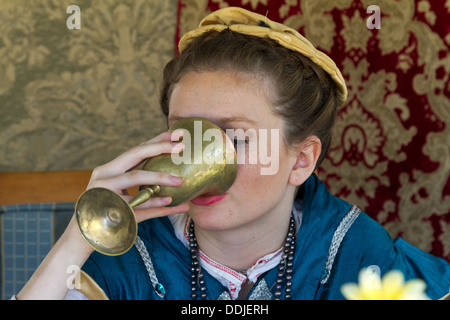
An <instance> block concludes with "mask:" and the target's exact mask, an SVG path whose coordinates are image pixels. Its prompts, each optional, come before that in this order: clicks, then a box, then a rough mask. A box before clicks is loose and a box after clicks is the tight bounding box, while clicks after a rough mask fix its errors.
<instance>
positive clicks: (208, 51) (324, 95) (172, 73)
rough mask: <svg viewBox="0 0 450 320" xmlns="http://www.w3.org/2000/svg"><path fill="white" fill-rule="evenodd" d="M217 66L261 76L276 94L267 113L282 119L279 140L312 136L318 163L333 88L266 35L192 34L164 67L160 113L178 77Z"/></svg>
mask: <svg viewBox="0 0 450 320" xmlns="http://www.w3.org/2000/svg"><path fill="white" fill-rule="evenodd" d="M219 70H231V71H233V70H234V71H239V72H245V73H252V74H255V75H262V76H267V77H268V79H270V80H271V81H272V84H273V87H274V88H275V93H276V94H275V99H274V101H272V103H273V107H274V109H273V111H274V113H275V114H277V115H279V116H281V118H282V119H283V122H284V129H283V134H282V137H283V139H284V142H285V143H286V145H287V146H288V147H289V146H292V145H293V144H296V143H299V142H302V141H303V140H305V139H306V138H307V137H308V136H310V135H316V136H317V137H318V138H319V139H320V141H321V143H322V153H321V155H320V157H319V159H318V161H317V166H319V165H320V163H321V162H322V160H323V159H324V158H325V156H326V153H327V151H328V148H329V146H330V142H331V132H332V129H333V125H334V121H335V118H336V112H337V108H338V107H339V106H338V100H337V97H336V92H337V88H336V86H335V84H334V82H333V81H332V79H331V77H330V76H329V75H328V74H327V73H326V72H325V71H324V70H323V69H322V68H320V67H319V66H317V65H316V64H315V63H313V62H312V61H311V60H310V59H309V58H307V57H305V56H303V55H301V54H300V53H298V52H294V51H291V50H289V49H287V48H285V47H282V46H281V45H279V44H277V43H276V42H275V41H273V40H271V39H262V38H258V37H254V36H249V35H244V34H239V33H236V32H233V31H231V30H227V29H226V30H224V31H222V32H217V31H212V32H208V33H205V34H202V35H201V36H199V37H197V38H195V39H194V40H193V41H192V42H191V43H190V44H189V45H188V47H187V48H185V49H184V50H183V52H182V53H181V54H180V56H178V57H175V58H174V59H172V60H171V61H170V62H169V63H168V64H167V65H166V67H165V69H164V73H163V83H162V87H161V96H160V103H161V109H162V111H163V113H164V114H165V115H166V116H167V115H168V113H169V102H170V96H171V94H172V90H173V88H174V86H175V84H176V83H177V82H178V81H179V80H180V79H181V77H182V76H183V75H185V74H186V73H188V72H192V71H196V72H200V71H219Z"/></svg>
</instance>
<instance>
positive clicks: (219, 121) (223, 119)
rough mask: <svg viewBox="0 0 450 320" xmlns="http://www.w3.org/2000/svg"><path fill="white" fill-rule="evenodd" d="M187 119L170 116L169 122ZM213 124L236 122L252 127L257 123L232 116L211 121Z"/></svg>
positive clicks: (245, 118)
mask: <svg viewBox="0 0 450 320" xmlns="http://www.w3.org/2000/svg"><path fill="white" fill-rule="evenodd" d="M183 118H185V117H179V116H170V117H169V118H168V122H169V123H170V122H176V121H178V120H181V119H183ZM211 121H212V122H214V123H216V124H217V125H219V126H220V125H225V124H230V123H235V122H244V123H248V124H250V125H256V124H257V123H256V121H254V120H252V119H249V118H247V117H243V116H231V117H219V118H215V119H212V120H211Z"/></svg>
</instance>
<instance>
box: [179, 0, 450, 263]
mask: <svg viewBox="0 0 450 320" xmlns="http://www.w3.org/2000/svg"><path fill="white" fill-rule="evenodd" d="M371 5H377V6H378V7H379V8H380V13H381V14H380V18H381V19H380V25H379V27H380V29H376V28H373V29H370V28H368V26H367V25H368V24H367V21H368V20H369V25H373V24H375V23H374V22H375V21H374V20H372V18H371V17H372V15H373V14H374V11H372V10H369V13H368V12H367V11H368V10H367V9H368V8H369V7H370V6H371ZM227 6H239V7H243V8H245V9H248V10H251V11H255V12H258V13H260V14H263V15H266V16H267V17H268V18H269V19H272V20H275V21H278V22H282V23H284V24H286V25H288V26H290V27H292V28H295V29H297V30H298V31H299V32H300V33H302V34H303V35H305V36H306V38H308V39H309V40H310V41H311V42H312V43H314V44H315V45H316V46H317V47H318V48H320V49H321V50H322V51H324V52H325V53H327V54H328V55H329V56H331V57H332V59H333V60H334V61H335V62H336V64H337V65H338V66H339V68H340V69H341V71H342V73H343V75H344V77H345V79H346V82H347V85H348V89H349V97H348V100H347V103H346V104H345V106H344V107H343V108H342V109H341V110H340V112H339V117H338V121H337V125H336V129H335V132H334V134H335V137H334V140H333V143H332V146H331V149H330V152H329V154H328V157H327V159H326V160H325V161H324V163H323V164H322V166H321V167H320V168H319V170H318V174H319V176H320V178H321V179H322V180H323V181H324V182H326V184H327V185H328V187H329V188H330V190H331V191H332V192H333V193H334V194H335V195H338V196H340V197H341V198H344V199H346V200H348V201H349V202H351V203H353V204H357V205H358V206H359V207H360V208H362V209H364V210H365V211H366V212H367V213H368V214H369V215H371V216H372V217H373V218H375V219H376V220H378V221H379V222H381V223H382V224H383V225H384V226H385V227H386V228H387V229H388V231H389V232H390V233H391V235H392V236H393V237H397V236H402V237H403V238H405V239H406V240H407V241H409V242H411V243H412V244H414V245H416V246H418V247H420V248H421V249H423V250H425V251H428V252H431V253H433V254H435V255H438V256H442V257H445V258H446V259H448V260H449V261H450V180H449V172H450V102H449V98H450V82H449V69H450V54H449V47H450V1H446V0H442V1H439V0H436V1H435V0H429V1H426V0H421V1H412V0H411V1H408V0H397V1H393V0H386V1H379V0H376V1H375V0H363V1H350V0H339V1H329V0H180V1H179V13H178V19H179V21H178V30H177V39H176V42H177V41H178V39H179V38H180V37H181V36H182V35H183V34H184V33H185V32H186V31H188V30H189V29H191V28H194V27H195V26H196V25H197V24H198V23H199V22H200V20H201V19H202V18H203V17H204V16H205V15H206V14H208V13H210V12H212V11H214V10H217V9H219V8H223V7H227Z"/></svg>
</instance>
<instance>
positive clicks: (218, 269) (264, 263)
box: [170, 200, 302, 300]
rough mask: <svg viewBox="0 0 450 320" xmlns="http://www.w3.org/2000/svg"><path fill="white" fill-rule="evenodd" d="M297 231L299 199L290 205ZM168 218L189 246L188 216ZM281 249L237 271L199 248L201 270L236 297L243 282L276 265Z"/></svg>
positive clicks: (300, 206) (300, 213)
mask: <svg viewBox="0 0 450 320" xmlns="http://www.w3.org/2000/svg"><path fill="white" fill-rule="evenodd" d="M292 211H293V214H294V219H295V224H296V228H297V231H298V229H299V228H300V224H301V220H302V204H301V200H297V201H295V202H294V205H293V207H292ZM170 220H171V222H172V225H173V227H174V231H175V235H176V236H177V238H178V240H180V241H181V242H182V243H183V244H184V246H185V247H186V248H189V234H188V229H189V222H190V218H189V217H188V216H187V215H186V214H179V215H175V216H170ZM282 249H283V247H280V249H278V250H276V251H275V252H272V253H269V254H267V255H265V256H264V257H262V258H260V259H259V260H258V261H256V262H255V263H254V264H253V265H252V266H251V267H250V268H249V269H248V270H247V271H245V272H238V271H235V270H233V269H230V268H228V267H227V266H224V265H223V264H220V263H219V262H217V261H215V260H213V259H211V258H210V257H208V256H207V255H206V254H205V253H203V252H202V251H201V250H200V265H201V267H202V269H203V270H206V271H207V272H208V273H209V274H210V275H211V276H212V277H214V278H215V279H216V280H217V281H219V282H220V283H221V284H222V285H223V286H224V287H225V288H227V289H228V292H229V294H230V297H231V299H233V300H235V299H237V297H238V295H239V292H240V290H241V287H242V285H243V284H244V282H252V283H256V281H257V280H258V278H259V276H260V275H262V274H264V273H265V272H267V271H269V270H271V269H273V268H274V267H276V266H277V265H278V264H279V263H280V261H281V256H282Z"/></svg>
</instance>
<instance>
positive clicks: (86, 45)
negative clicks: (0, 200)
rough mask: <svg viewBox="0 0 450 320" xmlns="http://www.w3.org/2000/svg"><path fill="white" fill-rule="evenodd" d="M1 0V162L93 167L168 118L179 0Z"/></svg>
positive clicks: (18, 167)
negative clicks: (165, 83)
mask: <svg viewBox="0 0 450 320" xmlns="http://www.w3.org/2000/svg"><path fill="white" fill-rule="evenodd" d="M72 4H74V3H73V1H66V0H38V1H28V0H14V1H13V0H0V74H1V76H0V127H1V129H0V153H1V157H0V170H1V171H47V170H49V171H54V170H90V169H93V168H94V167H96V166H98V165H100V164H103V163H106V162H108V161H110V160H111V159H113V158H114V157H116V156H117V155H119V154H120V153H122V152H124V151H125V150H127V149H129V148H131V147H132V146H134V145H137V144H139V143H141V142H143V141H145V140H148V139H150V138H152V137H153V136H155V135H156V134H158V133H160V132H161V131H163V130H164V129H165V128H166V124H165V120H164V117H163V115H162V113H161V111H160V108H159V102H158V87H159V82H160V79H161V73H162V68H163V66H164V65H165V64H166V63H167V61H169V60H170V59H171V58H172V57H173V54H174V43H173V37H174V36H175V29H176V14H177V10H176V8H177V4H176V1H175V0H169V1H160V0H123V1H122V0H120V1H119V0H105V1H90V0H82V1H77V3H76V4H77V5H78V6H79V8H80V9H81V28H80V29H79V30H77V29H73V30H70V29H68V28H67V26H66V20H67V19H68V17H69V16H70V14H68V13H67V12H66V9H67V7H69V5H72Z"/></svg>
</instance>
